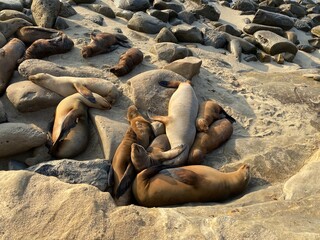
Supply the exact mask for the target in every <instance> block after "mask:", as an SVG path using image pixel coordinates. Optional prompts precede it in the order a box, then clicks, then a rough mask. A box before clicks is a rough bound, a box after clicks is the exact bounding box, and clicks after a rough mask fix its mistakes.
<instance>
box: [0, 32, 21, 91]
mask: <svg viewBox="0 0 320 240" xmlns="http://www.w3.org/2000/svg"><path fill="white" fill-rule="evenodd" d="M25 50H26V47H25V45H24V43H23V42H22V41H20V40H19V39H18V38H13V39H11V40H10V41H9V42H8V43H7V44H6V45H5V46H4V47H3V48H1V49H0V96H2V94H3V93H4V92H5V90H6V88H7V86H8V83H9V81H10V79H11V77H12V74H13V72H14V70H15V69H16V67H17V60H18V59H19V58H20V57H21V56H22V55H23V53H24V51H25Z"/></svg>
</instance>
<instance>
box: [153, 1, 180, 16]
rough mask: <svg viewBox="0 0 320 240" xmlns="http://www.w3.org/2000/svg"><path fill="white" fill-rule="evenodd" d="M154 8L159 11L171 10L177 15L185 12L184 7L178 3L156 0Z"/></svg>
mask: <svg viewBox="0 0 320 240" xmlns="http://www.w3.org/2000/svg"><path fill="white" fill-rule="evenodd" d="M153 7H154V8H155V9H158V10H165V9H171V10H173V11H175V12H176V13H179V12H181V11H183V10H184V7H183V5H181V4H178V3H177V2H173V1H172V2H171V1H163V0H155V1H154V3H153Z"/></svg>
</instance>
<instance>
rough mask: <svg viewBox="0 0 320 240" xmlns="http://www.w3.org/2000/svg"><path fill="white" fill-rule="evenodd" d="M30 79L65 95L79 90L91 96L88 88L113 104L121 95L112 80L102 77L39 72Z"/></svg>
mask: <svg viewBox="0 0 320 240" xmlns="http://www.w3.org/2000/svg"><path fill="white" fill-rule="evenodd" d="M29 80H30V81H32V82H33V83H35V84H37V85H39V86H41V87H44V88H46V89H49V90H51V91H53V92H56V93H58V94H60V95H61V96H64V97H67V96H69V95H71V94H73V93H76V92H79V93H81V94H82V95H83V96H85V97H87V98H90V96H91V95H90V92H89V93H88V92H87V91H86V88H87V89H89V90H90V91H91V92H95V93H97V94H99V95H101V96H102V97H104V98H106V99H107V100H108V102H110V103H111V104H114V103H115V101H116V99H117V98H118V96H119V91H118V89H117V87H116V86H115V85H114V84H113V83H112V82H110V81H108V80H105V79H102V78H83V77H68V76H62V77H55V76H52V75H50V74H47V73H38V74H35V75H31V76H29ZM82 86H85V88H84V89H83V88H82Z"/></svg>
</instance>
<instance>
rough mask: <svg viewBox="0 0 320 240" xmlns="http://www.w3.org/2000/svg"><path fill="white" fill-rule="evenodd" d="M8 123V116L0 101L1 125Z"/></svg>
mask: <svg viewBox="0 0 320 240" xmlns="http://www.w3.org/2000/svg"><path fill="white" fill-rule="evenodd" d="M6 121H7V114H6V111H5V109H4V106H3V104H2V102H1V101H0V123H3V122H6Z"/></svg>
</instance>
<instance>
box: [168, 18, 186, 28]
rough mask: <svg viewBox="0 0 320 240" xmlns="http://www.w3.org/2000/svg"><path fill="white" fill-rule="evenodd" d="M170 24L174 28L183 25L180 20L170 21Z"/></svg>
mask: <svg viewBox="0 0 320 240" xmlns="http://www.w3.org/2000/svg"><path fill="white" fill-rule="evenodd" d="M169 23H170V24H171V25H172V26H177V25H180V24H183V21H181V20H180V19H178V18H174V19H172V20H170V21H169Z"/></svg>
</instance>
